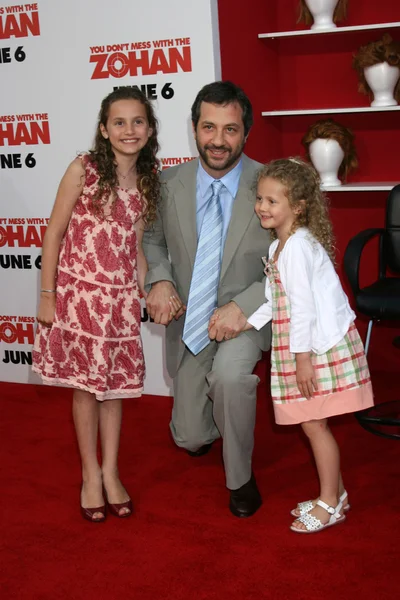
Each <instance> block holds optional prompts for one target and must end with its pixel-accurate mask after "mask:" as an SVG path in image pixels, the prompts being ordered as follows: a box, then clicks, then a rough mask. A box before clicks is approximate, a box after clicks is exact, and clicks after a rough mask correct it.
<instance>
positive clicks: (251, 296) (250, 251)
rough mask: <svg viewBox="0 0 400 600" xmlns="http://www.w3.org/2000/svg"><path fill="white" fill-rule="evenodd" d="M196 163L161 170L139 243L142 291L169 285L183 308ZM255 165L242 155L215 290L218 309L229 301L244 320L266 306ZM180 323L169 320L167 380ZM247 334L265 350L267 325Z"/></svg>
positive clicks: (264, 239)
mask: <svg viewBox="0 0 400 600" xmlns="http://www.w3.org/2000/svg"><path fill="white" fill-rule="evenodd" d="M198 162H199V161H198V159H195V160H193V161H190V162H188V163H184V164H182V165H178V166H177V167H172V168H170V169H167V170H165V171H163V173H162V174H161V181H162V186H161V188H162V191H161V201H160V206H159V211H158V219H157V221H156V222H155V223H154V225H153V227H152V228H151V229H149V230H148V231H147V232H145V235H144V239H143V248H144V253H145V255H146V258H147V262H148V265H149V271H148V273H147V277H146V288H147V291H149V290H150V287H151V285H152V284H153V283H156V282H157V281H162V280H165V281H170V282H172V283H173V284H174V286H175V287H176V290H177V292H178V294H179V296H180V298H181V300H182V302H184V303H185V304H186V303H187V300H188V295H189V288H190V282H191V278H192V271H193V266H194V260H195V256H196V248H197V227H196V174H197V167H198ZM260 166H261V165H260V163H257V162H255V161H253V160H251V159H249V158H248V157H247V156H245V155H243V171H242V175H241V178H240V182H239V189H238V193H237V195H236V198H235V201H234V204H233V211H232V217H231V220H230V224H229V228H228V233H227V237H226V242H225V247H224V252H223V258H222V266H221V276H220V283H219V289H218V306H223V305H224V304H227V303H228V302H230V301H231V300H233V301H234V302H236V304H237V305H238V306H239V307H240V308H241V310H242V311H243V313H244V314H245V315H246V317H248V316H250V315H251V314H252V313H253V312H254V311H255V310H256V309H257V308H258V307H259V306H261V304H263V303H264V302H265V278H264V272H263V269H264V265H263V263H262V260H261V257H262V256H268V246H269V243H270V236H269V233H268V232H267V231H265V230H264V229H263V228H262V227H261V225H260V222H259V220H258V217H257V215H256V214H255V212H254V204H255V192H254V189H253V183H254V180H255V174H256V171H257V170H258V169H259V168H260ZM184 321H185V317H184V316H182V317H181V318H180V319H179V320H178V321H175V320H172V322H171V323H170V324H169V325H168V327H167V330H166V345H167V352H166V356H167V368H168V372H169V374H170V376H171V377H174V376H175V374H176V371H177V369H178V367H179V365H180V362H181V359H182V356H183V352H184V349H185V345H184V343H183V342H182V339H181V337H182V331H183V325H184ZM246 335H249V336H250V337H251V338H252V340H253V341H254V342H255V343H256V344H257V345H258V346H259V347H260V348H261V349H262V350H267V349H268V348H269V346H270V343H271V330H270V326H265V327H263V328H262V329H261V331H256V330H255V329H252V330H249V331H247V332H246Z"/></svg>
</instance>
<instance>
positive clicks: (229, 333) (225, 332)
mask: <svg viewBox="0 0 400 600" xmlns="http://www.w3.org/2000/svg"><path fill="white" fill-rule="evenodd" d="M247 324H248V323H247V319H246V317H245V316H244V314H243V313H242V311H241V310H240V308H239V307H238V305H237V304H236V303H235V302H228V304H225V305H224V306H221V308H217V310H216V311H215V312H214V314H213V315H212V317H211V319H210V323H209V325H208V335H209V337H210V339H211V340H216V341H217V342H222V341H223V340H231V339H232V338H234V337H237V336H238V335H239V333H242V331H244V330H245V329H246V326H247Z"/></svg>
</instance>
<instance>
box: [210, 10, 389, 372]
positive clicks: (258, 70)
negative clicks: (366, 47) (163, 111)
mask: <svg viewBox="0 0 400 600" xmlns="http://www.w3.org/2000/svg"><path fill="white" fill-rule="evenodd" d="M298 4H299V3H298V0H248V1H247V2H244V1H243V0H218V9H219V28H220V42H221V61H222V77H223V79H230V80H232V81H234V82H235V83H237V84H238V85H240V86H241V87H243V89H244V90H245V91H246V93H247V94H248V95H249V97H250V99H251V101H252V104H253V108H254V113H255V120H254V127H253V129H252V132H251V134H250V136H249V140H248V143H247V147H246V152H247V154H248V155H249V156H251V157H252V158H255V159H257V160H259V161H261V162H266V161H268V160H271V159H273V158H279V157H283V156H291V155H304V149H303V147H302V145H301V138H302V136H303V135H304V133H305V132H306V130H307V128H308V126H309V125H311V124H312V123H313V122H315V121H316V120H318V119H320V118H323V115H311V116H308V115H304V116H286V117H262V116H261V113H262V111H268V110H285V109H287V110H289V109H306V108H335V107H356V106H369V104H370V100H369V98H368V97H367V96H363V95H361V94H360V93H359V92H358V89H357V88H358V79H357V74H356V72H355V71H354V70H353V69H352V57H353V55H354V54H355V53H356V52H357V49H358V48H359V46H360V45H363V44H366V43H368V42H370V41H374V40H377V39H379V38H380V37H381V35H382V34H383V32H384V31H389V33H390V34H391V35H392V37H393V38H394V39H397V40H400V29H396V28H393V29H385V30H383V29H378V30H370V31H359V32H349V33H344V32H343V33H335V34H333V35H312V36H300V37H296V38H275V39H272V40H271V39H267V40H266V39H259V38H258V34H259V33H270V32H275V31H292V30H294V29H305V28H307V26H306V25H304V24H302V23H299V24H296V21H297V15H298ZM394 21H400V2H399V0H386V1H385V2H381V3H377V2H375V1H374V2H369V1H368V2H366V1H365V0H349V11H348V18H347V20H346V21H345V22H344V21H343V22H342V23H340V24H339V25H342V26H343V25H364V24H371V23H386V22H394ZM328 116H331V117H332V118H334V119H335V120H337V121H338V122H340V123H342V124H343V125H345V126H346V127H350V128H351V129H352V130H353V132H354V134H355V137H356V147H357V152H358V157H359V162H360V166H359V169H358V170H357V171H356V172H354V173H352V174H351V176H349V179H348V181H349V182H351V181H362V182H368V181H369V182H379V181H392V182H400V111H399V112H396V113H368V114H357V113H353V114H344V115H342V114H338V115H328ZM387 194H388V192H330V193H329V194H328V197H329V200H330V206H331V217H332V221H333V225H334V228H335V234H336V240H337V248H338V265H339V266H338V271H339V275H340V277H341V279H342V283H343V285H344V287H345V290H346V292H347V293H348V295H349V297H350V301H351V302H352V298H351V292H350V289H349V286H348V284H347V281H346V280H345V278H344V277H343V272H342V258H343V253H344V250H345V248H346V245H347V243H348V241H349V240H350V239H351V237H353V236H354V235H355V234H356V233H358V232H359V231H361V230H363V229H367V228H369V227H382V226H383V225H384V220H385V203H386V198H387ZM377 264H378V263H377V246H376V244H375V243H374V242H372V243H371V244H370V245H369V247H368V248H367V252H366V253H365V256H364V258H363V262H362V281H363V283H364V284H368V283H369V282H372V281H373V280H374V279H375V278H376V276H377ZM357 325H358V326H359V329H360V332H361V333H362V335H364V334H365V330H366V320H365V319H364V318H363V317H362V316H360V317H359V319H358V322H357ZM399 334H400V324H399V323H395V324H393V323H392V324H391V323H384V324H383V323H381V324H379V325H378V326H377V327H376V328H375V329H374V330H373V334H372V346H371V348H370V354H369V362H370V366H371V370H374V369H379V370H384V371H385V370H386V371H389V372H391V373H396V372H397V370H398V368H399V361H400V352H399V351H396V350H395V349H394V348H393V346H392V343H391V342H392V339H393V337H394V336H395V335H399Z"/></svg>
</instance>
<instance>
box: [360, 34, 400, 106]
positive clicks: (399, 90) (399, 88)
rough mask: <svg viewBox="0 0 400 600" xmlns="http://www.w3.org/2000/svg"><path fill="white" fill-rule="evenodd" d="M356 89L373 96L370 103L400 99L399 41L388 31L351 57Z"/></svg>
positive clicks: (398, 100) (399, 100) (382, 103)
mask: <svg viewBox="0 0 400 600" xmlns="http://www.w3.org/2000/svg"><path fill="white" fill-rule="evenodd" d="M353 68H354V69H355V70H356V71H357V74H358V81H359V84H358V91H359V92H361V93H362V94H366V95H367V96H370V97H371V96H372V95H373V96H374V100H373V102H372V103H371V105H372V106H394V105H396V104H398V103H399V102H400V76H399V75H400V42H398V41H395V40H393V39H392V37H391V36H390V34H389V33H384V34H383V36H382V37H381V38H380V39H379V40H376V41H375V42H370V43H369V44H366V45H365V46H360V48H359V49H358V51H357V54H355V56H354V58H353Z"/></svg>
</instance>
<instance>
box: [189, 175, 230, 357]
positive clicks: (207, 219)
mask: <svg viewBox="0 0 400 600" xmlns="http://www.w3.org/2000/svg"><path fill="white" fill-rule="evenodd" d="M211 186H212V196H211V198H210V200H209V201H208V204H207V208H206V212H205V214H204V218H203V223H202V226H201V232H200V236H199V241H198V244H197V252H196V259H195V261H194V267H193V273H192V281H191V283H190V290H189V299H188V304H187V310H186V319H185V326H184V328H183V336H182V339H183V341H184V343H185V344H186V346H187V348H189V350H190V351H191V352H192V353H193V354H194V355H196V354H198V353H199V352H201V351H202V350H204V348H205V347H206V346H207V345H208V344H209V343H210V338H209V337H208V323H209V320H210V317H211V315H212V313H213V312H214V310H215V309H216V308H217V295H218V285H219V275H220V271H221V249H222V210H221V203H220V200H219V196H220V193H221V189H222V188H223V186H224V184H223V183H222V182H221V181H219V180H218V179H216V180H215V181H213V182H212V184H211Z"/></svg>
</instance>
